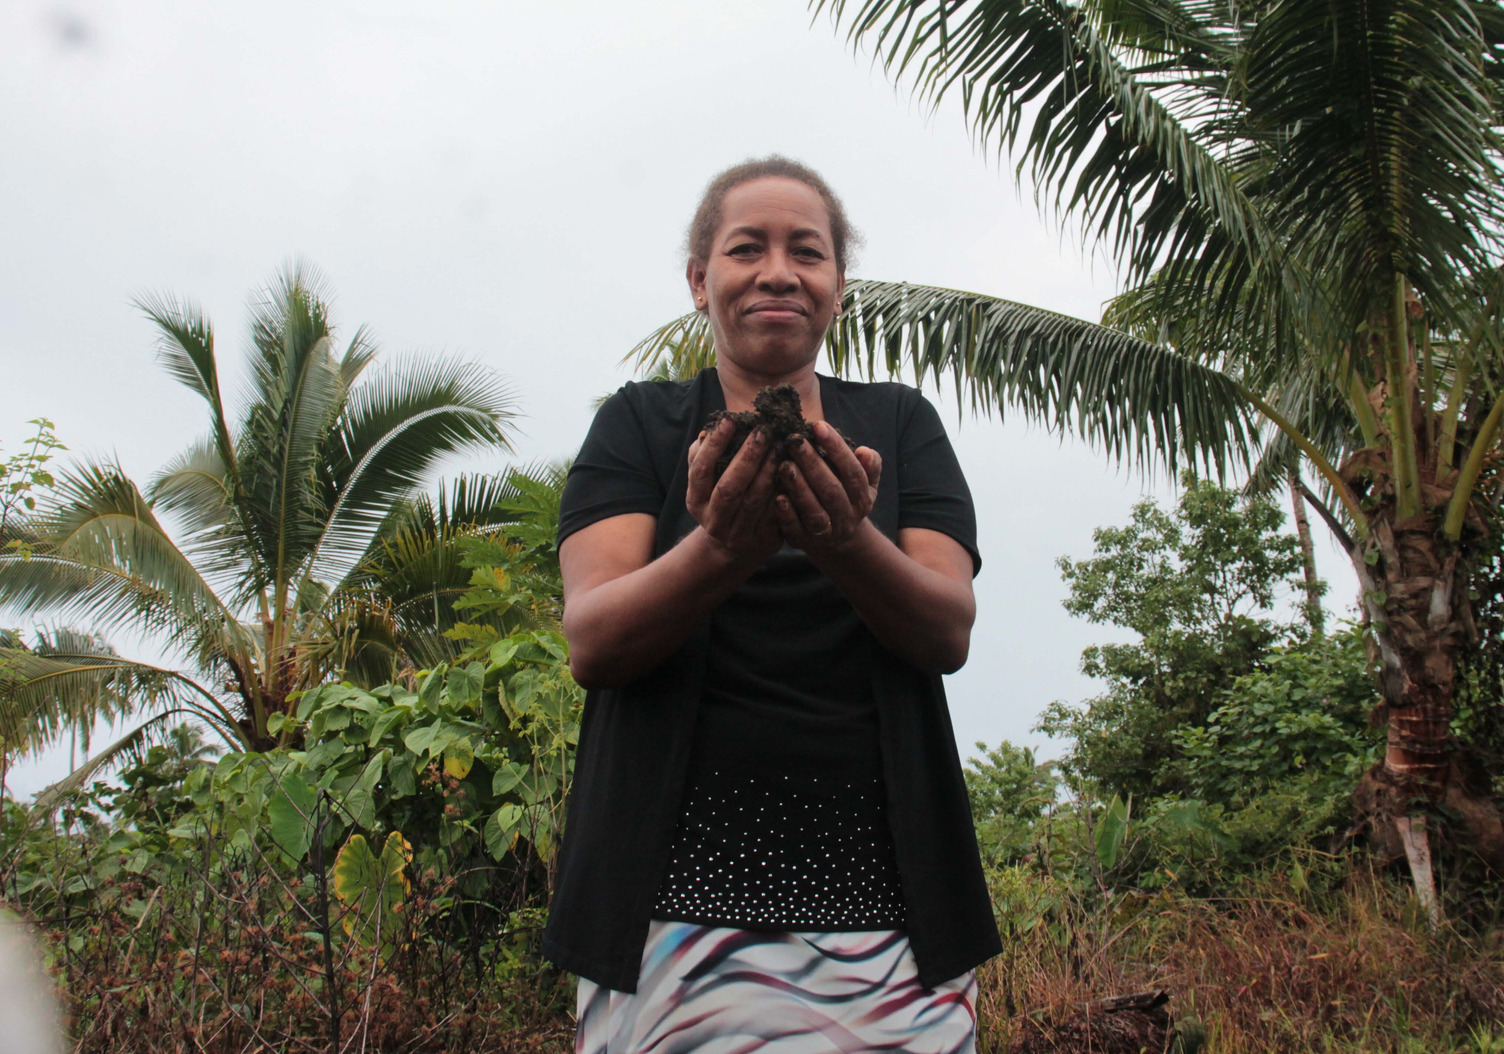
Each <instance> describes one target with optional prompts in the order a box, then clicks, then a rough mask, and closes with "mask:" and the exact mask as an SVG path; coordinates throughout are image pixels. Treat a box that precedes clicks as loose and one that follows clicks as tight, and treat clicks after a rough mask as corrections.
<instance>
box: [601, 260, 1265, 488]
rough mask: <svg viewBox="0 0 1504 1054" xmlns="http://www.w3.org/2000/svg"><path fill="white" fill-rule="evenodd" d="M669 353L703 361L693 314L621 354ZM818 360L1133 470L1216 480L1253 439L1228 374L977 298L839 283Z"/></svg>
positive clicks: (638, 359) (1094, 328) (648, 362)
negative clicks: (834, 314) (1184, 471)
mask: <svg viewBox="0 0 1504 1054" xmlns="http://www.w3.org/2000/svg"><path fill="white" fill-rule="evenodd" d="M665 333H668V334H672V336H673V339H672V341H669V340H665V339H663V337H662V335H663V334H665ZM669 354H677V355H680V356H684V357H686V358H687V357H688V356H690V355H693V356H696V357H697V358H698V360H699V361H706V360H707V359H710V356H711V355H713V343H712V340H711V337H710V332H709V326H708V324H707V323H706V321H705V319H704V316H703V315H700V314H691V315H685V316H684V317H683V318H680V319H677V320H676V321H675V322H673V323H670V324H669V325H668V326H665V327H663V328H661V329H659V330H658V331H657V332H656V333H654V334H652V335H650V336H649V337H648V338H646V339H645V340H644V341H642V342H641V343H639V344H638V346H637V347H636V348H634V349H633V351H632V352H631V353H629V357H630V358H631V360H632V361H633V362H634V363H635V364H636V365H637V367H638V369H639V371H641V372H648V371H651V370H652V369H654V368H656V367H657V366H658V365H659V364H660V363H661V362H662V361H663V359H664V357H665V356H667V355H669ZM826 354H827V356H828V358H829V361H830V364H831V368H832V369H833V371H834V372H836V373H838V374H848V375H851V374H858V375H864V376H866V377H869V378H877V377H880V376H900V375H907V376H908V377H909V378H910V379H911V380H912V381H913V382H914V383H915V384H918V385H922V384H924V383H925V380H926V379H927V378H933V379H934V381H935V383H937V384H944V383H947V381H948V382H949V383H951V384H952V385H953V386H954V387H955V389H956V392H957V395H958V397H960V398H962V399H966V400H969V401H970V403H971V405H972V407H973V408H974V409H977V410H980V411H982V412H986V413H991V412H993V411H994V410H996V411H998V412H999V413H1000V414H1001V413H1002V411H1003V410H1004V409H1005V408H1012V409H1015V410H1018V411H1020V412H1022V413H1023V414H1024V416H1025V417H1026V418H1028V419H1029V420H1031V421H1036V422H1039V423H1041V424H1043V425H1044V426H1045V427H1047V428H1049V429H1051V430H1053V431H1058V432H1069V433H1071V434H1073V435H1076V436H1078V437H1080V438H1082V439H1085V440H1086V441H1087V442H1090V443H1092V444H1094V445H1096V446H1098V447H1099V448H1101V449H1103V450H1104V451H1106V452H1107V453H1108V454H1110V455H1111V456H1112V457H1114V458H1115V459H1117V460H1119V461H1128V462H1130V463H1132V464H1134V465H1137V466H1140V467H1145V468H1152V467H1153V466H1155V465H1162V466H1164V467H1165V468H1166V469H1168V470H1170V471H1175V470H1177V469H1178V468H1180V467H1182V466H1187V467H1188V466H1190V465H1194V464H1196V463H1199V464H1201V465H1202V466H1203V467H1204V468H1206V469H1209V470H1210V469H1214V470H1215V471H1216V472H1217V473H1218V474H1219V475H1222V474H1223V473H1225V472H1226V471H1227V470H1228V469H1229V468H1230V467H1232V466H1234V465H1240V466H1246V465H1247V464H1248V463H1249V461H1250V459H1251V456H1252V454H1251V451H1252V447H1253V446H1254V444H1255V442H1256V430H1255V427H1254V424H1253V418H1252V415H1251V411H1250V409H1249V406H1248V404H1247V402H1246V400H1245V399H1244V398H1243V397H1242V395H1241V394H1240V388H1239V384H1238V381H1237V380H1236V379H1235V378H1233V377H1230V376H1228V375H1227V374H1225V373H1223V372H1221V371H1219V370H1217V369H1215V368H1213V367H1212V366H1209V365H1207V364H1204V363H1201V362H1197V361H1195V360H1194V359H1192V358H1190V357H1188V356H1185V355H1181V354H1179V353H1177V352H1176V351H1174V350H1173V349H1171V348H1168V347H1165V346H1163V345H1159V344H1154V343H1151V342H1149V341H1146V340H1143V339H1140V338H1138V337H1135V336H1132V335H1130V334H1127V333H1123V332H1120V331H1117V330H1112V329H1108V328H1106V327H1104V326H1098V325H1094V324H1093V323H1090V322H1086V321H1083V320H1081V319H1078V318H1071V317H1070V316H1068V315H1060V314H1056V313H1055V312H1052V311H1045V310H1043V309H1041V308H1037V307H1031V306H1029V305H1028V304H1020V303H1016V302H1014V301H1011V300H1003V299H1001V298H999V297H991V296H985V295H983V294H980V293H967V292H961V291H959V290H955V289H941V288H937V287H934V286H921V285H909V284H908V283H903V282H879V281H874V280H871V279H863V280H857V281H852V282H849V283H848V284H847V286H846V297H845V303H844V306H843V308H842V311H841V316H840V318H838V319H837V320H836V322H835V324H834V325H833V326H832V327H831V329H830V332H829V333H828V334H827V335H826ZM710 361H713V359H710Z"/></svg>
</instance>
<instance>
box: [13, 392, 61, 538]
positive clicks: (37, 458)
mask: <svg viewBox="0 0 1504 1054" xmlns="http://www.w3.org/2000/svg"><path fill="white" fill-rule="evenodd" d="M26 423H27V424H29V425H32V426H33V427H34V428H35V429H36V431H35V432H34V433H33V434H32V437H31V439H29V440H28V441H26V443H24V444H23V446H22V449H21V450H20V452H18V453H15V454H12V455H11V456H10V457H8V458H5V459H4V460H0V548H3V549H5V550H9V551H11V552H13V553H16V554H19V555H20V556H22V557H26V556H29V555H31V552H32V545H31V541H30V540H29V538H27V537H26V536H25V535H24V533H23V534H22V536H21V537H13V536H12V534H13V533H14V527H15V524H13V523H12V518H13V514H14V513H16V512H17V511H21V512H35V511H36V507H37V495H38V493H39V492H41V491H44V490H46V489H48V488H49V487H51V486H52V485H53V484H54V483H55V482H56V480H54V479H53V477H52V473H51V472H50V471H48V469H47V463H48V462H49V461H51V460H52V459H53V458H54V457H56V456H57V454H58V452H59V451H63V450H67V449H68V448H67V447H66V446H64V445H63V444H62V442H61V441H60V440H59V439H58V438H57V435H56V433H55V432H53V427H54V426H53V423H52V422H51V421H49V420H47V418H45V417H34V418H32V419H31V420H30V421H27V422H26Z"/></svg>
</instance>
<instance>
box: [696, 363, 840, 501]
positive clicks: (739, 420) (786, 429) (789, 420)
mask: <svg viewBox="0 0 1504 1054" xmlns="http://www.w3.org/2000/svg"><path fill="white" fill-rule="evenodd" d="M723 420H729V421H730V422H731V423H732V425H733V426H734V427H735V429H736V430H735V431H734V432H733V433H732V435H731V442H729V443H727V444H726V449H725V450H723V451H722V452H721V456H720V458H719V459H717V461H716V463H715V474H716V478H717V479H719V478H720V476H721V473H722V472H725V471H726V466H727V465H729V464H731V459H732V458H734V457H735V456H736V452H737V451H738V450H740V449H741V448H742V444H743V443H745V442H746V441H747V437H748V436H750V435H751V434H752V433H753V432H754V431H756V430H757V429H759V428H761V429H763V430H764V432H765V433H766V434H767V435H769V436H771V437H772V438H773V441H774V443H775V446H774V449H773V459H774V461H775V462H777V461H788V460H789V459H790V458H792V457H793V456H794V451H796V450H798V449H799V444H801V443H804V442H813V441H814V438H815V430H814V427H813V426H812V425H811V424H810V423H809V422H808V421H806V420H805V419H804V408H803V406H802V405H801V404H800V402H799V393H798V392H797V391H795V390H794V386H793V385H792V384H780V385H777V386H775V387H772V388H764V389H763V390H762V391H760V392H758V393H757V394H756V395H754V396H753V397H752V409H751V410H743V411H741V412H739V413H732V412H731V411H729V410H717V411H716V412H715V413H713V414H711V415H710V416H709V417H707V418H705V430H706V431H707V432H708V431H710V430H711V429H712V428H714V427H715V426H716V425H718V424H720V423H721V421H723ZM841 438H843V439H845V438H846V437H845V436H842V437H841ZM846 441H847V443H850V444H851V445H852V446H855V445H856V444H854V443H851V441H850V440H849V439H847V440H846ZM815 450H816V451H817V452H819V454H820V456H821V457H825V453H824V451H821V450H820V448H819V446H818V445H817V446H816V447H815ZM825 460H826V461H829V460H830V459H829V458H828V457H826V458H825Z"/></svg>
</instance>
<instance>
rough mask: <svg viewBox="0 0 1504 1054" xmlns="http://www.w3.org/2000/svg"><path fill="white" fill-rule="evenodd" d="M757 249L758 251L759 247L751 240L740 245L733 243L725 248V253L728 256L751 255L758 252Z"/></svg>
mask: <svg viewBox="0 0 1504 1054" xmlns="http://www.w3.org/2000/svg"><path fill="white" fill-rule="evenodd" d="M758 251H760V250H759V247H758V246H757V245H755V244H754V243H752V242H744V243H743V244H741V245H733V246H732V247H731V248H729V249H727V250H726V255H728V256H751V255H752V254H753V253H755V252H758Z"/></svg>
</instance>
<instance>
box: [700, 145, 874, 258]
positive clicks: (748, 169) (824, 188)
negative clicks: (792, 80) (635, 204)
mask: <svg viewBox="0 0 1504 1054" xmlns="http://www.w3.org/2000/svg"><path fill="white" fill-rule="evenodd" d="M769 177H773V178H778V179H792V180H797V181H798V182H800V183H803V184H804V185H805V186H807V187H809V188H810V189H811V190H813V191H814V192H815V193H816V194H818V195H820V200H821V201H823V202H824V203H825V211H826V212H827V213H829V214H830V239H831V241H832V242H833V243H834V245H833V248H834V249H835V254H836V267H837V268H839V269H840V270H841V271H842V272H845V270H846V260H847V252H848V250H849V249H854V248H855V247H856V245H857V244H858V243H859V242H860V241H861V235H859V234H858V233H857V232H856V230H855V229H854V228H853V227H852V226H851V221H850V220H848V219H847V218H846V210H845V208H843V207H842V205H841V199H840V198H838V197H836V192H835V191H833V190H831V189H830V184H828V183H826V182H825V180H824V179H822V178H821V177H820V173H818V172H816V171H815V170H814V169H812V168H810V167H809V166H808V165H801V164H800V163H799V162H797V161H795V160H793V159H792V158H787V157H784V156H782V155H781V154H769V155H768V156H767V157H761V158H754V159H752V160H750V161H743V162H742V163H741V164H739V165H733V166H732V167H730V168H728V169H726V171H724V172H722V173H721V174H720V175H718V176H716V177H715V178H714V179H712V180H711V181H710V185H709V186H707V187H706V188H705V194H704V196H703V197H701V198H700V207H699V208H697V209H695V218H694V219H693V220H692V221H691V222H690V224H689V237H688V240H687V246H686V247H687V249H688V251H689V256H690V258H691V259H694V260H705V259H707V258H708V257H709V256H710V242H711V239H712V238H714V237H715V232H716V229H717V228H719V227H720V225H721V213H722V211H723V207H724V205H725V203H726V195H727V194H729V193H730V192H731V191H732V190H733V189H734V188H736V187H739V186H741V185H742V184H743V183H750V182H752V181H753V180H754V179H767V178H769Z"/></svg>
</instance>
